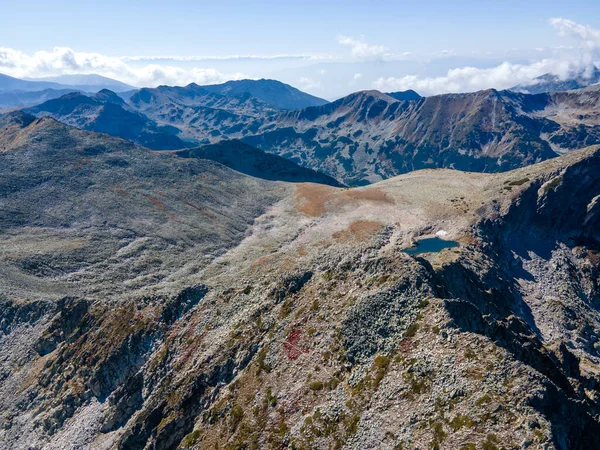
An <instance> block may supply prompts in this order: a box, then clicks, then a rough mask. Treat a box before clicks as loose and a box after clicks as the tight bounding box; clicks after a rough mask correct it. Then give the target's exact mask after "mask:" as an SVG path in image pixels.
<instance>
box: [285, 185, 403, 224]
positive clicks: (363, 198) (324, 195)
mask: <svg viewBox="0 0 600 450" xmlns="http://www.w3.org/2000/svg"><path fill="white" fill-rule="evenodd" d="M360 202H370V203H388V204H393V203H394V200H393V199H392V198H390V197H389V196H388V195H387V194H386V193H385V192H383V191H381V190H379V189H377V188H360V189H335V188H332V187H330V186H323V185H319V184H311V183H304V184H298V185H297V188H296V209H297V210H298V211H299V212H301V213H302V214H304V215H307V216H311V217H317V216H321V215H323V213H325V212H326V211H329V210H333V209H336V208H340V207H344V206H353V205H356V204H358V203H360Z"/></svg>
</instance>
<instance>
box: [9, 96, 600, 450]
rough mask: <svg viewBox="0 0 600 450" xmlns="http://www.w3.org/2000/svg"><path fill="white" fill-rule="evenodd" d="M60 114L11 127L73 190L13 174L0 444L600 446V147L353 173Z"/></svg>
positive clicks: (24, 149)
mask: <svg viewBox="0 0 600 450" xmlns="http://www.w3.org/2000/svg"><path fill="white" fill-rule="evenodd" d="M372 106H373V105H372ZM36 124H37V125H36ZM32 125H35V126H36V127H39V128H40V129H41V130H42V131H43V132H41V133H42V134H38V133H37V132H36V133H33V130H32V129H31V128H29V127H30V126H32ZM47 127H58V128H61V127H63V126H62V125H60V124H56V122H54V121H49V119H45V120H42V121H39V122H38V121H35V120H33V121H29V120H25V119H24V122H23V123H20V124H16V125H15V124H14V123H12V122H11V125H10V126H7V127H6V128H7V130H8V131H7V133H9V134H10V137H8V138H4V140H3V141H0V142H8V143H9V144H3V145H6V147H5V150H4V152H3V153H0V156H2V157H3V158H5V162H6V161H8V162H10V161H11V160H12V159H14V161H17V162H18V164H17V162H15V163H14V165H13V166H11V167H12V170H16V168H18V167H21V166H22V165H23V164H24V161H31V163H32V165H31V167H30V168H29V175H30V174H31V173H36V174H38V177H35V178H33V179H34V180H38V181H36V183H45V184H46V185H47V186H48V187H53V189H54V190H53V191H52V192H54V193H55V194H54V195H53V198H55V200H53V203H52V204H51V205H46V204H45V203H44V202H43V201H42V200H40V199H39V198H38V197H37V196H36V195H37V194H36V192H37V191H36V190H35V188H34V187H31V183H32V181H31V179H32V178H31V177H29V178H27V179H26V177H21V178H15V177H14V176H13V178H10V179H9V180H10V182H6V183H5V184H4V185H3V187H2V193H3V195H4V197H3V200H2V202H3V203H2V204H1V206H2V208H3V210H4V211H8V213H9V214H8V215H4V216H3V217H4V219H3V222H2V226H3V228H2V230H3V234H2V239H3V243H4V244H6V245H3V246H2V249H1V250H0V252H2V253H1V254H2V256H3V258H2V260H1V265H0V271H1V273H2V282H3V283H4V286H7V287H6V288H3V290H2V292H3V293H2V297H1V298H0V301H1V302H2V305H1V306H2V308H1V309H0V315H1V316H0V375H1V376H0V424H1V426H0V446H2V447H3V448H10V449H13V448H14V449H26V448H27V449H31V448H34V449H37V448H40V449H41V448H73V449H76V448H93V449H109V448H110V449H112V448H122V449H138V448H139V449H176V448H181V449H185V448H188V449H189V448H194V449H200V448H214V447H218V448H307V449H309V448H330V447H331V448H347V449H363V448H385V449H393V448H448V449H455V448H457V449H460V448H466V449H472V448H475V449H479V448H485V449H494V448H497V449H499V448H502V447H504V448H555V449H561V450H562V449H564V450H566V449H588V448H596V447H598V446H599V445H600V442H599V441H598V440H599V437H600V420H599V419H598V414H599V413H600V411H598V408H599V405H600V392H599V386H600V369H599V363H600V353H599V350H600V344H599V342H598V338H597V336H599V335H600V311H599V308H600V302H599V301H598V300H599V298H598V282H599V279H598V277H599V275H598V260H599V253H598V245H597V243H598V234H597V233H598V231H597V230H598V228H597V220H598V212H597V206H596V204H597V198H598V194H599V192H598V188H597V186H599V185H600V183H599V181H600V180H599V177H600V172H599V171H598V170H597V166H598V161H599V160H600V156H599V155H600V150H599V149H597V148H590V149H587V150H583V151H580V152H574V153H572V154H569V155H565V156H561V157H559V158H555V159H552V160H550V161H546V162H544V163H541V164H538V165H535V166H530V167H527V168H524V169H519V170H517V171H512V172H507V173H503V174H493V175H490V174H481V173H463V172H459V171H455V170H424V171H418V172H413V173H410V174H406V175H403V176H399V177H396V178H393V179H390V180H387V181H384V182H381V183H377V184H375V185H372V186H368V187H362V188H354V189H347V188H336V187H333V186H326V185H320V184H312V183H296V184H292V183H285V184H284V183H278V182H269V181H264V180H256V179H251V178H249V177H244V176H243V175H241V174H236V173H235V172H233V171H231V170H229V169H226V168H224V167H222V166H219V165H217V164H215V163H210V162H206V161H204V162H202V161H201V160H195V159H184V158H177V157H175V156H168V155H162V154H160V155H157V154H156V153H155V152H148V151H144V150H142V149H139V148H137V147H135V146H133V145H131V144H127V143H124V142H123V141H120V140H116V139H114V140H113V139H111V138H107V137H104V138H103V139H105V140H106V141H105V142H104V143H103V145H105V148H104V152H96V153H94V154H93V155H90V152H91V150H90V149H94V148H96V149H97V148H98V147H92V146H91V145H88V144H90V142H91V141H94V140H95V139H97V137H95V138H94V137H93V136H88V135H84V134H83V132H81V131H78V130H72V129H68V128H61V129H62V131H61V133H63V134H62V135H58V136H57V138H56V141H55V142H54V141H50V140H49V137H48V136H49V135H48V134H44V133H47V132H49V131H48V130H49V128H47ZM24 130H28V131H27V132H25V131H24ZM44 130H45V131H44ZM31 133H33V134H31ZM52 135H53V136H54V134H52ZM27 136H29V137H27ZM65 138H70V139H72V140H71V141H69V142H73V140H74V139H75V138H78V139H79V140H78V141H77V142H79V144H78V145H73V146H72V147H68V146H63V147H58V148H55V145H58V143H60V142H63V143H64V142H66V141H65ZM84 138H85V139H87V140H86V141H85V145H84V144H81V139H84ZM40 140H41V142H42V143H44V142H45V143H44V144H41V143H40ZM49 142H54V144H53V145H49ZM47 146H49V148H48V147H47ZM121 146H122V147H121ZM51 150H52V151H51ZM86 152H87V153H86ZM36 155H37V156H36ZM44 155H46V159H45V163H44V164H42V163H41V162H42V160H43V158H44ZM83 155H86V156H85V159H83V160H82V158H83ZM59 157H60V158H62V159H60V158H59ZM117 157H118V158H120V159H121V160H123V161H126V162H127V163H128V166H125V165H124V164H122V163H121V164H113V165H110V164H109V161H114V159H115V158H117ZM11 158H12V159H11ZM19 158H21V159H19ZM36 158H37V159H36ZM150 161H151V162H152V164H150V163H149V162H150ZM84 162H85V164H86V165H85V166H83V167H85V168H84V169H79V170H83V171H85V174H86V178H85V180H87V189H85V190H83V189H75V187H77V186H79V185H77V184H73V183H67V182H66V181H65V180H67V179H68V178H69V176H68V175H69V172H63V170H70V169H60V167H71V166H73V164H75V163H79V164H83V163H84ZM65 163H66V164H65ZM105 165H110V167H111V168H110V170H112V171H115V173H114V174H113V175H112V177H114V179H115V180H116V181H115V183H116V182H117V181H118V183H119V185H116V184H114V185H113V184H111V185H107V184H102V183H100V181H102V180H104V178H103V177H102V174H103V173H105V170H109V169H105ZM154 165H158V166H157V168H155V169H154V171H152V170H151V167H154ZM0 167H8V166H7V165H6V163H5V164H2V165H0ZM188 171H190V172H189V173H188ZM53 177H56V178H53ZM1 179H3V180H4V179H5V178H4V177H2V178H1ZM111 179H113V178H111ZM27 180H29V181H27ZM557 180H560V182H559V181H557ZM225 181H226V182H225ZM34 184H35V183H34ZM119 189H122V190H119ZM122 191H124V192H125V193H126V194H127V195H125V193H123V192H122ZM94 192H95V193H96V194H93V193H94ZM90 196H91V197H90ZM147 196H151V197H152V198H154V199H156V200H152V199H149V198H148V197H147ZM181 197H183V199H184V200H185V201H184V200H176V199H180V198H181ZM144 198H146V199H147V200H148V201H147V202H145V203H143V202H142V199H144ZM65 199H68V201H67V200H65ZM118 199H121V200H118ZM127 199H131V200H127ZM117 200H118V201H119V202H125V203H119V207H118V208H117V207H116V206H115V207H113V206H114V202H117ZM157 200H158V201H157ZM19 205H29V206H27V208H24V207H22V208H20V209H19ZM60 205H63V206H64V205H75V206H77V205H79V206H77V207H73V208H71V209H73V211H68V210H66V209H64V208H63V209H60V208H59V206H60ZM83 205H89V206H87V207H85V208H84V206H83ZM111 205H112V206H111ZM184 206H185V208H184ZM116 210H118V211H122V214H115V211H116ZM57 211H59V212H61V213H60V214H58V213H57ZM208 211H210V215H207V212H208ZM67 213H68V214H67ZM7 217H8V218H9V219H7ZM117 230H119V232H122V233H125V232H127V233H129V234H124V235H123V236H121V235H119V236H121V237H120V238H119V239H120V240H115V241H114V242H115V244H114V245H113V244H112V242H113V241H112V240H107V239H106V237H105V236H106V235H107V234H109V233H117ZM102 233H104V234H102ZM436 234H437V235H442V236H444V237H445V238H447V239H454V240H456V241H458V242H459V243H460V246H459V247H456V248H448V249H445V250H442V251H440V252H437V253H426V254H422V255H418V256H409V255H408V254H407V253H405V252H404V251H403V250H404V249H405V248H406V247H408V246H410V245H411V243H412V242H413V241H414V240H415V239H418V238H420V237H422V236H433V235H436ZM130 235H133V236H135V238H133V237H132V236H130ZM40 236H42V237H40ZM111 236H112V235H111ZM114 236H117V234H114ZM202 236H210V238H206V239H202ZM96 242H100V243H102V246H103V248H104V253H103V254H102V255H101V257H99V258H98V257H96V256H95V255H92V252H83V253H81V252H82V248H88V247H86V245H90V246H94V245H95V243H96ZM107 242H108V243H109V244H110V245H107V244H106V243H107ZM159 243H160V245H159ZM93 248H96V247H93ZM40 249H42V250H43V251H41V252H40V251H39V250H40ZM34 250H35V251H34ZM64 255H78V256H77V257H78V258H79V259H77V264H73V265H65V260H66V261H74V260H75V259H73V258H75V257H74V256H73V257H69V258H66V259H65V257H64ZM121 273H123V275H122V276H121V277H120V278H118V280H119V281H118V282H115V279H116V278H115V274H121ZM136 274H137V275H136Z"/></svg>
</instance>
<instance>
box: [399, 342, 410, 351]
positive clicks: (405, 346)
mask: <svg viewBox="0 0 600 450" xmlns="http://www.w3.org/2000/svg"><path fill="white" fill-rule="evenodd" d="M411 350H412V340H410V339H404V340H403V341H402V342H400V344H398V351H399V352H400V353H410V351H411Z"/></svg>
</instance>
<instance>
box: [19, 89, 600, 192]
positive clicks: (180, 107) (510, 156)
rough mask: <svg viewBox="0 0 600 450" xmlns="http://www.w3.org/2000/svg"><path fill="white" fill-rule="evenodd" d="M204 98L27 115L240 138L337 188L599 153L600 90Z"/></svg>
mask: <svg viewBox="0 0 600 450" xmlns="http://www.w3.org/2000/svg"><path fill="white" fill-rule="evenodd" d="M256 83H258V84H261V83H266V86H265V88H264V90H268V86H271V85H272V84H273V83H271V82H270V81H263V82H260V81H257V82H256ZM230 86H231V85H230ZM211 89H212V88H211ZM211 89H209V90H207V89H206V88H205V87H204V86H198V85H195V84H191V85H188V86H185V87H167V86H161V87H158V88H153V89H150V88H144V89H141V90H139V91H138V92H136V93H135V94H133V95H132V96H131V97H130V98H129V99H128V100H127V101H123V100H122V99H120V98H119V97H118V96H117V95H115V94H110V95H111V98H113V99H114V102H113V103H112V104H111V105H110V106H109V113H108V114H107V113H104V114H100V113H99V111H100V110H102V111H104V109H105V108H106V106H104V103H103V102H100V101H99V100H98V98H97V97H93V96H91V97H90V96H85V95H83V94H69V95H67V96H63V97H61V98H58V99H54V100H50V101H48V102H45V103H42V104H41V105H38V106H35V107H33V108H30V109H28V111H29V112H30V113H33V114H36V115H51V116H52V117H54V118H56V119H58V120H61V121H64V122H65V123H69V124H71V125H74V126H79V127H81V128H84V129H88V130H93V131H102V132H107V133H109V134H112V135H115V136H120V137H124V138H126V139H130V140H134V141H135V142H138V143H140V144H142V145H145V146H147V147H150V148H153V149H168V150H172V149H176V148H184V147H193V146H198V145H206V144H209V143H217V142H219V141H220V140H228V139H238V140H242V141H243V142H245V143H246V144H249V145H251V146H253V147H258V148H260V149H261V150H264V151H266V152H268V153H273V154H276V155H279V156H282V157H284V158H286V159H290V160H292V161H294V162H296V163H298V164H300V165H302V166H304V167H307V168H310V169H314V170H317V171H319V172H322V173H325V174H327V175H329V176H331V177H334V178H336V179H338V180H339V181H340V182H342V183H344V184H346V185H363V184H368V183H372V182H376V181H379V180H383V179H387V178H390V177H393V176H395V175H398V174H401V173H406V172H409V171H411V170H417V169H423V168H435V167H447V168H454V169H459V170H466V171H477V172H498V171H505V170H510V169H514V168H518V167H522V166H525V165H528V164H533V163H536V162H540V161H544V160H546V159H550V158H554V157H556V156H557V155H559V154H562V153H565V152H569V151H572V150H574V149H577V148H581V147H583V146H587V145H592V144H596V143H600V135H599V133H600V128H599V125H600V122H599V118H598V115H597V113H596V111H597V108H598V105H599V101H600V89H598V88H597V87H595V86H591V87H588V88H584V89H579V90H574V91H568V92H553V93H544V94H523V93H516V92H512V91H496V90H493V89H489V90H486V91H479V92H475V93H467V94H445V95H438V96H432V97H420V96H419V95H418V94H416V93H415V92H412V91H409V92H406V93H391V94H383V93H381V92H378V91H362V92H357V93H354V94H351V95H349V96H347V97H344V98H341V99H339V100H336V101H334V102H331V103H326V104H322V105H314V106H309V107H307V108H304V109H297V110H284V109H280V108H277V107H276V106H274V105H272V104H269V103H267V102H266V101H264V100H262V99H260V98H257V97H255V96H253V95H252V94H250V93H249V92H244V93H243V94H241V95H237V94H238V91H234V92H233V93H231V92H232V91H231V90H227V89H225V88H223V89H221V92H224V94H223V93H215V92H211ZM212 90H214V89H212ZM228 92H229V93H231V95H230V94H228ZM105 94H106V92H105ZM107 95H108V94H107ZM75 103H77V104H78V105H79V104H81V105H84V106H75Z"/></svg>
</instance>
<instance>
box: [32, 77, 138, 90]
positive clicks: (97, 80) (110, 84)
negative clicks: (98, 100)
mask: <svg viewBox="0 0 600 450" xmlns="http://www.w3.org/2000/svg"><path fill="white" fill-rule="evenodd" d="M27 80H28V81H33V82H38V83H39V82H52V83H58V84H61V85H66V86H69V87H71V88H77V89H78V90H81V91H87V92H96V91H99V90H102V89H110V90H111V91H113V92H126V91H130V90H132V89H135V88H134V87H133V86H130V85H128V84H125V83H123V82H121V81H118V80H113V79H112V78H108V77H104V76H102V75H97V74H89V75H83V74H77V75H58V76H55V77H42V78H27Z"/></svg>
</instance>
